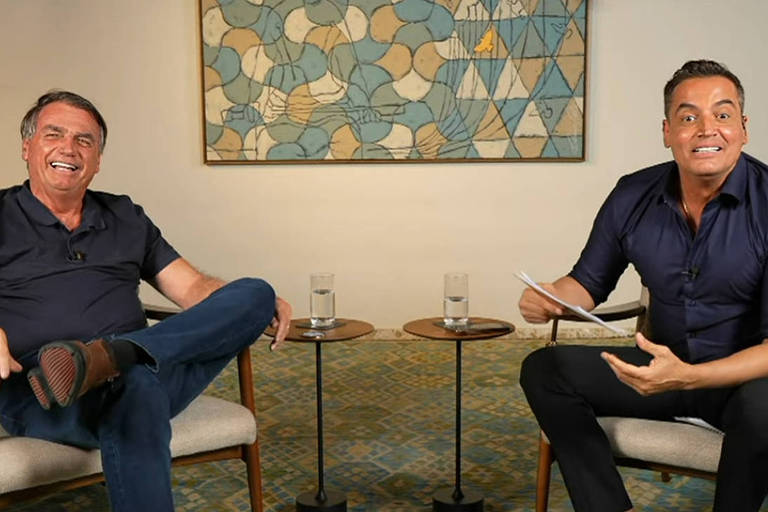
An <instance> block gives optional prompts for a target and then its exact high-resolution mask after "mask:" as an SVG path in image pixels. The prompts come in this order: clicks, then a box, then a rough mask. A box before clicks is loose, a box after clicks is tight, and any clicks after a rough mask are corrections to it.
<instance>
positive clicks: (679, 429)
mask: <svg viewBox="0 0 768 512" xmlns="http://www.w3.org/2000/svg"><path fill="white" fill-rule="evenodd" d="M598 421H599V422H600V425H601V426H602V427H603V430H605V433H606V434H607V435H608V439H609V440H610V442H611V448H612V449H613V453H614V455H616V456H618V457H629V458H632V459H640V460H644V461H648V462H658V463H661V464H670V465H672V466H680V467H684V468H692V469H698V470H700V471H709V472H711V473H715V472H717V464H718V461H719V460H720V449H721V447H722V444H723V434H722V433H721V432H719V431H715V430H712V429H709V428H704V427H699V426H696V425H690V424H688V423H680V422H673V421H655V420H643V419H639V418H614V417H604V418H598Z"/></svg>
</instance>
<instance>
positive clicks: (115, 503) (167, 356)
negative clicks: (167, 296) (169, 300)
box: [0, 279, 275, 512]
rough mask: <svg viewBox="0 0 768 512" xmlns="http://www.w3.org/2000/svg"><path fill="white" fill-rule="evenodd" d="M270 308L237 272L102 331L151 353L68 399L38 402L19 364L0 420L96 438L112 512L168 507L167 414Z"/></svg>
mask: <svg viewBox="0 0 768 512" xmlns="http://www.w3.org/2000/svg"><path fill="white" fill-rule="evenodd" d="M274 313H275V293H274V291H273V290H272V287H271V286H270V285H269V284H267V283H266V282H264V281H262V280H259V279H240V280H238V281H234V282H232V283H229V284H228V285H226V286H224V287H222V288H221V289H219V290H217V291H216V292H214V293H213V294H211V296H210V297H208V298H207V299H205V300H204V301H202V302H201V303H199V304H198V305H196V306H194V307H192V308H190V309H188V310H186V311H183V312H181V313H179V314H177V315H174V316H172V317H170V318H168V319H166V320H164V321H162V322H160V323H158V324H156V325H153V326H151V327H147V328H145V329H141V330H138V331H133V332H129V333H123V334H116V335H112V336H109V337H107V340H115V339H121V340H129V341H132V342H133V343H135V344H136V345H138V346H139V347H141V348H142V349H144V351H145V352H146V353H147V354H148V355H149V357H150V359H151V362H150V363H149V364H146V365H143V364H141V365H135V366H133V367H131V369H130V370H128V371H125V372H123V373H122V374H121V375H120V377H118V378H117V379H115V380H114V381H112V382H111V383H107V384H106V385H104V386H101V387H99V388H97V389H94V390H91V391H90V392H88V393H86V394H85V395H83V396H82V397H81V398H80V399H79V400H77V401H76V402H75V403H74V404H73V405H72V406H70V407H67V408H60V407H53V408H51V409H50V410H48V411H46V410H44V409H43V408H41V407H40V405H39V404H38V403H37V400H36V399H35V397H34V394H33V393H32V391H31V388H30V387H29V385H28V384H27V382H26V370H27V369H29V368H31V367H34V366H36V364H37V362H36V357H35V356H36V354H27V355H26V356H24V357H23V358H21V360H20V361H19V362H20V363H21V364H22V365H23V366H24V369H25V372H22V373H20V374H14V375H13V376H12V377H11V378H9V379H8V380H6V381H4V382H2V383H0V423H1V424H2V425H3V427H4V428H5V429H6V430H7V431H8V432H9V433H10V434H12V435H17V436H27V437H36V438H40V439H47V440H50V441H56V442H61V443H66V444H71V445H74V446H80V447H83V448H99V449H100V450H101V461H102V465H103V468H104V476H105V478H106V481H107V488H108V490H109V498H110V503H111V505H112V510H114V511H115V512H123V511H126V512H127V511H131V512H135V511H137V510H151V511H158V512H161V511H168V512H172V511H173V496H172V492H171V471H170V469H171V453H170V440H171V426H170V420H171V418H173V417H174V416H176V415H177V414H178V413H180V412H181V411H182V410H184V408H185V407H186V406H187V405H189V403H190V402H192V400H194V399H195V397H197V396H198V395H199V394H200V393H202V391H203V390H204V389H205V388H206V387H207V386H208V384H210V382H211V381H212V380H213V379H214V378H215V377H216V375H218V374H219V373H220V372H221V370H222V369H223V368H224V367H225V366H226V365H227V364H228V363H229V361H231V360H232V358H234V357H235V356H236V355H237V354H238V352H240V351H241V350H242V349H243V348H245V347H247V346H248V345H250V344H251V343H253V342H254V341H255V340H256V338H258V337H259V335H260V334H261V333H262V331H263V330H264V329H265V328H266V327H267V326H268V325H269V323H270V321H271V320H272V318H273V316H274Z"/></svg>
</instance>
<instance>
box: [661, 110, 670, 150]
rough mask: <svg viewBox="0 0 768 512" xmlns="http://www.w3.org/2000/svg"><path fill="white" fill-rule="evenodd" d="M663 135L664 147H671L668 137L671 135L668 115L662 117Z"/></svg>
mask: <svg viewBox="0 0 768 512" xmlns="http://www.w3.org/2000/svg"><path fill="white" fill-rule="evenodd" d="M661 135H662V137H663V139H664V147H665V148H668V147H669V140H667V139H668V137H669V123H668V122H667V118H666V117H665V118H664V119H662V121H661Z"/></svg>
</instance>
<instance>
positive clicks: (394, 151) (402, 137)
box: [377, 123, 413, 160]
mask: <svg viewBox="0 0 768 512" xmlns="http://www.w3.org/2000/svg"><path fill="white" fill-rule="evenodd" d="M377 144H378V145H379V146H382V147H384V148H386V149H388V150H389V153H390V154H391V155H392V156H393V157H394V158H395V159H396V160H402V159H404V158H407V157H408V155H410V154H411V149H412V148H413V132H412V131H411V129H410V128H408V127H407V126H405V125H403V124H398V123H394V124H393V125H392V129H391V130H390V131H389V134H387V136H386V137H384V138H383V139H381V140H380V141H378V143H377Z"/></svg>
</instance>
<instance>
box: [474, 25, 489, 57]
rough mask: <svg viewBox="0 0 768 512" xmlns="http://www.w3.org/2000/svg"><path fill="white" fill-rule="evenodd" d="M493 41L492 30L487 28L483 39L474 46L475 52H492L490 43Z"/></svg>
mask: <svg viewBox="0 0 768 512" xmlns="http://www.w3.org/2000/svg"><path fill="white" fill-rule="evenodd" d="M492 40H493V28H489V29H488V32H486V33H485V35H484V36H483V38H482V39H481V40H480V42H479V43H477V46H475V51H476V52H490V51H491V50H493V43H492V42H491V41H492Z"/></svg>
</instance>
